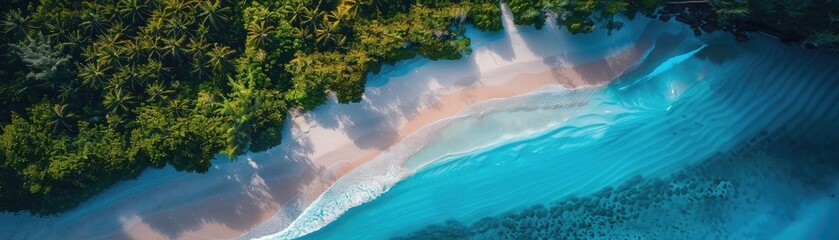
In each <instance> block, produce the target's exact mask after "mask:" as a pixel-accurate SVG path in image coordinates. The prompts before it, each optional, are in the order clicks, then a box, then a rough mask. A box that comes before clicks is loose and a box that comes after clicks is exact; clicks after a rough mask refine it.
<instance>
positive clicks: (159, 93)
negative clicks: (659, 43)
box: [0, 0, 839, 214]
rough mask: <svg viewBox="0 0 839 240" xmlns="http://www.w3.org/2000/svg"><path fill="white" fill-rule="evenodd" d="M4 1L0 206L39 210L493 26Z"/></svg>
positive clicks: (541, 16)
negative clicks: (467, 29)
mask: <svg viewBox="0 0 839 240" xmlns="http://www.w3.org/2000/svg"><path fill="white" fill-rule="evenodd" d="M764 1H770V0H764ZM504 2H505V3H507V4H508V5H509V6H510V9H511V11H512V12H513V14H514V15H515V22H516V23H517V24H525V25H535V26H536V27H542V26H543V25H544V22H545V17H546V16H547V15H548V14H549V13H557V14H556V15H557V16H558V17H556V18H555V19H556V21H557V23H558V25H560V26H565V27H567V28H568V29H569V30H571V31H572V32H575V33H584V32H590V31H592V30H594V29H596V28H606V29H610V30H611V29H619V28H620V27H621V23H620V22H619V21H616V20H614V18H613V17H614V16H615V15H618V14H623V15H625V16H628V17H632V16H634V15H635V14H636V13H638V12H640V13H643V14H646V15H653V14H655V10H656V8H657V7H658V6H659V5H660V1H659V0H638V1H628V0H585V1H568V0H542V1H534V0H505V1H504ZM711 2H714V4H715V5H717V6H727V7H728V6H730V7H732V8H734V9H735V10H731V11H730V10H725V11H724V12H722V11H723V10H720V11H721V14H724V16H729V17H731V18H732V19H742V18H746V17H750V16H751V15H749V11H743V10H742V9H741V10H736V9H738V7H740V6H741V5H742V4H740V3H739V2H740V1H737V3H736V4H735V3H720V2H722V1H721V0H715V1H711ZM771 2H774V3H777V4H791V3H794V2H796V1H782V0H778V1H774V0H773V1H771ZM808 2H809V1H808ZM726 4H728V5H726ZM822 4H823V3H822ZM777 6H778V7H776V8H773V9H774V10H772V11H781V10H777V9H784V8H781V7H782V6H786V5H777ZM813 6H820V5H813ZM745 7H746V8H749V7H753V6H751V5H746V6H745ZM720 9H728V8H720ZM806 9H808V8H804V10H802V11H806ZM0 11H2V18H0V25H2V31H3V34H2V37H0V66H1V67H0V78H2V82H0V104H1V105H2V106H3V107H2V109H0V125H2V130H0V133H2V135H0V203H3V204H2V205H0V210H2V211H29V212H32V213H35V214H51V213H56V212H60V211H63V210H66V209H68V208H71V207H73V206H75V205H77V204H78V203H79V202H81V201H82V200H84V199H86V198H88V197H89V196H91V195H93V194H96V193H97V192H99V191H101V190H102V189H104V188H106V187H108V186H110V185H112V184H113V183H115V182H116V181H119V180H124V179H131V178H134V177H136V176H137V175H138V174H140V173H141V172H142V171H144V170H145V169H146V168H148V167H156V168H160V167H163V166H166V165H170V166H173V167H174V168H175V169H177V170H179V171H189V172H206V171H208V169H209V167H210V160H211V159H212V158H213V157H214V156H215V155H216V154H218V153H225V154H227V155H229V156H230V157H231V158H233V159H235V156H236V155H239V154H242V153H244V152H246V151H253V152H258V151H264V150H266V149H269V148H271V147H273V146H276V145H277V144H279V142H280V140H281V139H280V133H281V131H282V127H283V120H284V118H285V115H286V113H287V111H288V109H290V108H298V109H302V110H307V109H312V108H314V107H316V106H318V105H321V104H323V103H324V102H326V101H327V99H328V96H329V94H334V96H335V97H336V98H337V100H338V101H339V102H341V103H348V102H357V101H359V100H360V99H361V96H362V93H363V92H364V84H365V77H366V75H367V73H368V72H376V71H377V70H378V69H379V68H380V66H381V65H382V64H389V63H394V62H396V61H400V60H404V59H410V58H414V57H424V58H428V59H433V60H437V59H457V58H460V57H462V56H464V55H465V54H468V53H469V51H470V49H469V44H470V41H469V39H468V38H467V37H466V36H464V32H465V24H471V25H473V26H475V27H477V28H479V29H481V30H485V31H496V30H499V29H501V27H502V25H501V19H500V15H501V9H500V8H499V0H393V1H386V0H200V1H198V0H84V1H77V0H6V1H3V2H2V3H0ZM767 11H768V10H767ZM790 14H792V13H790ZM823 16H828V17H830V19H831V20H830V23H829V24H828V25H826V27H823V29H828V30H830V31H833V32H832V33H833V35H830V34H827V35H829V36H822V35H818V37H817V38H818V39H820V41H819V43H820V44H835V43H836V41H837V38H839V37H836V35H835V33H836V32H835V29H836V26H833V25H832V23H833V20H834V19H835V17H834V16H839V15H833V14H827V15H823ZM822 23H823V22H820V23H819V24H822ZM813 26H822V25H813ZM820 29H821V28H820ZM828 33H829V32H828ZM813 36H816V35H813Z"/></svg>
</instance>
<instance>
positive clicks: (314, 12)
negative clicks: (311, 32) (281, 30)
mask: <svg viewBox="0 0 839 240" xmlns="http://www.w3.org/2000/svg"><path fill="white" fill-rule="evenodd" d="M322 17H323V11H321V10H320V9H318V7H317V6H315V7H313V8H308V7H305V6H304V7H303V9H302V11H301V14H300V24H301V25H304V26H308V27H310V28H314V27H316V25H317V21H318V20H320V19H321V18H322Z"/></svg>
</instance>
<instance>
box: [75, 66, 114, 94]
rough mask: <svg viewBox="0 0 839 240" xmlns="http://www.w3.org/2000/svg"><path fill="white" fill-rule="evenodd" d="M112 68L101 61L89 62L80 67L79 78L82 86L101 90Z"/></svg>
mask: <svg viewBox="0 0 839 240" xmlns="http://www.w3.org/2000/svg"><path fill="white" fill-rule="evenodd" d="M109 69H110V67H109V66H108V65H107V64H104V63H102V62H99V61H88V62H87V63H86V64H84V65H82V66H80V67H79V77H80V78H81V79H82V84H84V85H86V86H88V87H90V88H94V89H96V88H99V87H100V86H102V84H103V83H104V82H105V79H106V78H107V76H108V74H107V73H108V70H109Z"/></svg>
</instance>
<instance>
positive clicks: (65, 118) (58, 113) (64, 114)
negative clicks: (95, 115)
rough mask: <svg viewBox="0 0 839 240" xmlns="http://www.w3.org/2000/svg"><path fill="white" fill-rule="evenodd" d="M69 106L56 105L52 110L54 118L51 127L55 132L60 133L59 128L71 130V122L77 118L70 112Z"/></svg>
mask: <svg viewBox="0 0 839 240" xmlns="http://www.w3.org/2000/svg"><path fill="white" fill-rule="evenodd" d="M67 106H68V105H67V104H54V105H53V106H52V108H51V109H50V114H51V116H50V117H51V118H52V120H51V121H50V125H52V131H53V132H58V129H59V128H64V129H67V130H70V129H71V125H70V122H71V121H72V120H73V119H75V118H76V114H75V113H73V112H70V111H68V110H67Z"/></svg>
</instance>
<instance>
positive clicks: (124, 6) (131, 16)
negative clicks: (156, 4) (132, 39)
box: [117, 0, 149, 23]
mask: <svg viewBox="0 0 839 240" xmlns="http://www.w3.org/2000/svg"><path fill="white" fill-rule="evenodd" d="M117 12H119V14H120V16H122V19H125V20H128V21H129V23H137V22H139V21H142V20H143V19H145V18H146V16H148V14H149V10H148V0H119V2H117Z"/></svg>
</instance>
